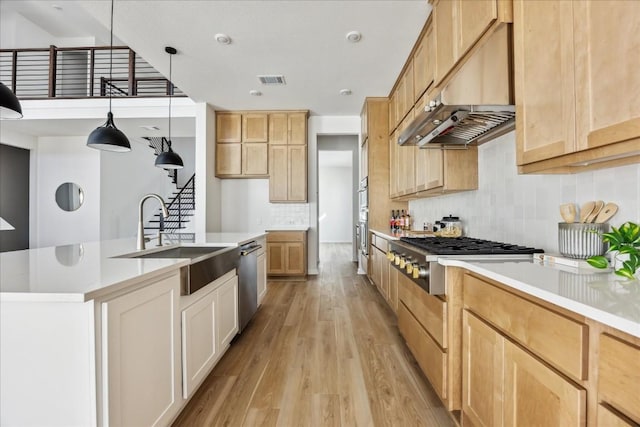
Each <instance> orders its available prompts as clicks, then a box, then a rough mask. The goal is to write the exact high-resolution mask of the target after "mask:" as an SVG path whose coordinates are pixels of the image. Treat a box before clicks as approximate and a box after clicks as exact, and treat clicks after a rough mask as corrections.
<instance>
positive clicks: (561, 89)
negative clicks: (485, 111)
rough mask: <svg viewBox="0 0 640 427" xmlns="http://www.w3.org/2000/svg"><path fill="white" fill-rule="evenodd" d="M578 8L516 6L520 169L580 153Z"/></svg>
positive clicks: (519, 2) (521, 2) (566, 4)
mask: <svg viewBox="0 0 640 427" xmlns="http://www.w3.org/2000/svg"><path fill="white" fill-rule="evenodd" d="M573 3H574V2H571V1H526V0H514V4H513V7H514V25H513V29H514V36H513V37H514V69H515V73H514V78H515V86H516V87H515V94H516V148H517V163H518V165H523V164H527V163H532V162H536V161H539V160H546V159H549V158H552V157H556V156H560V155H562V154H565V153H571V152H573V151H574V150H575V123H576V122H575V107H576V106H575V90H574V84H575V80H574V47H573V46H574V40H573V37H574V33H573ZM607 13H608V12H607ZM618 34H619V33H618ZM596 78H597V77H596ZM607 79H608V77H607ZM583 84H586V82H583Z"/></svg>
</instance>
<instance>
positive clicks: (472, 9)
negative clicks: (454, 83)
mask: <svg viewBox="0 0 640 427" xmlns="http://www.w3.org/2000/svg"><path fill="white" fill-rule="evenodd" d="M496 19H498V0H473V1H465V0H458V7H457V22H456V25H457V28H458V40H457V46H458V48H457V55H458V57H461V56H463V55H464V54H465V53H466V52H467V51H468V50H469V49H471V47H472V46H473V45H474V44H475V43H476V42H477V41H478V40H479V39H480V38H481V37H482V35H483V34H484V33H485V31H487V29H489V27H490V26H491V24H493V23H494V22H495V20H496Z"/></svg>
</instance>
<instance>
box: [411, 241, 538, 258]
mask: <svg viewBox="0 0 640 427" xmlns="http://www.w3.org/2000/svg"><path fill="white" fill-rule="evenodd" d="M400 240H402V241H403V242H405V243H409V244H411V245H413V246H416V247H418V248H421V249H423V250H426V251H428V252H430V253H432V254H435V255H494V254H495V255H497V254H499V255H521V254H534V253H540V252H544V251H543V250H542V249H536V248H530V247H526V246H520V245H512V244H509V243H502V242H493V241H491V240H483V239H474V238H471V237H401V238H400Z"/></svg>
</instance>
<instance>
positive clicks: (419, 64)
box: [413, 25, 435, 102]
mask: <svg viewBox="0 0 640 427" xmlns="http://www.w3.org/2000/svg"><path fill="white" fill-rule="evenodd" d="M434 53H435V47H434V37H433V26H431V25H429V26H428V27H427V29H426V30H425V33H424V35H423V36H422V38H421V39H420V41H419V42H418V44H417V45H416V50H415V53H414V54H413V98H414V99H413V101H414V102H417V101H418V100H419V99H420V97H421V96H422V95H423V94H424V93H425V92H426V91H427V90H428V89H430V88H431V87H432V86H433V76H434V71H435V61H434V60H433V55H434Z"/></svg>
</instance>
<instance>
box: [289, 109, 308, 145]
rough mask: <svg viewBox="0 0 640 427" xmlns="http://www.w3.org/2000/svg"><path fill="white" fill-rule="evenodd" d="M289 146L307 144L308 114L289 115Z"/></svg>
mask: <svg viewBox="0 0 640 427" xmlns="http://www.w3.org/2000/svg"><path fill="white" fill-rule="evenodd" d="M287 120H288V131H289V144H290V145H306V144H307V113H306V112H304V113H289V114H288V116H287Z"/></svg>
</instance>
